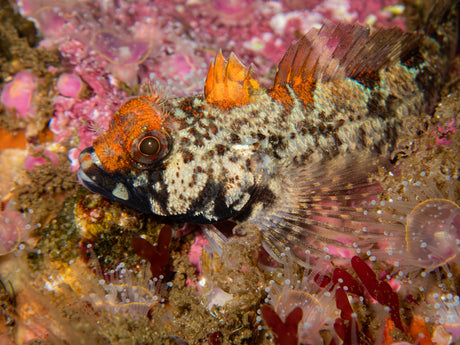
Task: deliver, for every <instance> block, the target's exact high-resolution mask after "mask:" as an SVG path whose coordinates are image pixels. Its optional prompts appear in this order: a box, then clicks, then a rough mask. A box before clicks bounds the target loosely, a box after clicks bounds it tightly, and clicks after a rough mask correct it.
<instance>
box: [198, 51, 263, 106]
mask: <svg viewBox="0 0 460 345" xmlns="http://www.w3.org/2000/svg"><path fill="white" fill-rule="evenodd" d="M258 88H259V83H257V81H256V80H255V79H254V78H253V77H252V75H251V68H247V67H245V66H244V65H243V64H242V63H241V62H240V60H238V58H237V57H236V56H235V54H233V53H231V54H230V57H229V58H228V61H226V60H225V59H224V57H223V55H222V52H221V51H219V53H217V55H216V58H215V59H214V61H213V62H211V65H210V66H209V71H208V76H207V77H206V83H205V86H204V95H205V97H206V101H208V102H209V103H212V104H214V105H217V106H218V107H220V108H222V109H230V108H233V107H237V106H242V105H244V104H248V103H250V102H251V96H252V94H253V93H254V91H255V90H257V89H258Z"/></svg>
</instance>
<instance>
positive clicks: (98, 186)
mask: <svg viewBox="0 0 460 345" xmlns="http://www.w3.org/2000/svg"><path fill="white" fill-rule="evenodd" d="M78 160H79V161H80V169H78V171H77V178H78V181H79V182H80V183H81V184H82V185H83V187H85V188H86V189H88V190H89V191H90V192H93V193H96V194H100V195H102V196H103V197H105V198H107V199H110V200H114V201H117V202H119V203H122V204H124V205H127V206H129V207H131V208H135V209H137V210H138V211H141V212H143V213H150V212H151V210H150V207H149V205H148V203H146V202H145V200H144V199H145V198H142V197H141V195H138V193H136V192H135V191H134V190H133V189H132V188H130V185H129V183H126V180H125V179H124V178H123V176H118V175H116V174H110V173H108V172H106V171H105V170H104V168H103V166H102V164H101V162H100V160H99V158H98V157H97V155H96V152H95V151H94V148H93V147H92V146H90V147H87V148H85V149H84V150H83V151H81V153H80V156H79V158H78ZM136 201H137V202H136Z"/></svg>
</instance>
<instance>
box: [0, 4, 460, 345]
mask: <svg viewBox="0 0 460 345" xmlns="http://www.w3.org/2000/svg"><path fill="white" fill-rule="evenodd" d="M429 3H431V2H430V1H427V2H418V1H411V0H408V1H403V2H401V3H399V2H397V1H393V0H385V1H367V2H363V1H358V0H315V1H296V0H279V1H262V0H252V1H251V0H245V1H221V0H175V1H165V0H158V1H157V0H155V1H153V0H136V1H135V0H127V1H116V0H109V1H106V0H96V1H76V0H66V1H64V0H18V1H8V0H0V93H1V94H0V100H1V102H0V162H1V163H2V165H3V169H2V171H1V172H0V201H1V203H0V344H2V345H3V344H5V345H7V344H72V345H73V344H132V343H135V344H181V345H182V344H214V345H216V344H283V345H286V344H312V345H316V344H318V345H340V344H345V345H361V344H363V345H364V344H376V345H377V344H378V345H399V344H400V345H402V344H414V345H415V344H419V345H432V344H433V345H434V344H438V345H450V344H456V343H458V342H460V328H459V327H460V297H459V296H460V288H459V286H460V269H459V260H460V255H459V248H460V207H459V200H460V183H459V178H460V177H459V176H460V159H459V157H460V154H459V152H460V132H459V130H458V128H459V121H460V119H459V117H458V114H459V110H460V91H459V90H460V88H459V87H460V84H459V78H458V71H459V68H460V60H459V57H458V55H455V54H453V56H454V57H453V58H452V61H451V64H452V66H451V68H450V70H449V73H448V74H449V76H448V78H447V80H445V81H444V82H443V83H442V85H441V90H438V91H439V92H440V98H439V101H438V102H437V103H436V104H435V106H434V109H427V110H426V112H423V113H421V114H420V118H418V121H417V122H418V123H412V122H410V121H409V120H407V122H405V123H403V124H402V127H403V128H404V130H405V135H404V136H403V137H401V138H399V139H398V142H397V143H395V147H397V148H398V150H397V152H394V155H393V156H392V157H391V158H392V159H393V160H394V161H395V162H396V163H392V164H394V165H393V168H392V169H384V167H383V166H382V167H381V169H380V168H379V169H375V171H373V172H372V176H371V177H372V182H373V186H375V189H374V190H372V193H371V194H372V195H370V196H368V195H367V194H365V192H367V190H365V191H364V192H361V191H360V193H361V194H360V195H363V200H364V202H362V203H361V202H358V201H356V200H354V199H352V198H350V199H349V200H348V203H347V204H346V205H345V206H344V207H342V206H341V207H340V208H339V207H337V205H336V204H335V203H334V202H333V201H329V202H324V200H322V201H321V202H322V204H320V203H316V204H315V203H314V200H313V201H312V205H313V206H312V207H316V206H318V205H320V207H319V209H317V210H316V211H318V212H319V211H324V210H328V212H329V213H328V215H331V214H332V215H334V212H336V213H340V212H348V211H349V210H351V209H352V208H353V207H358V206H359V207H363V209H362V212H363V215H365V216H366V217H369V216H371V217H373V218H372V219H377V220H378V221H377V222H369V224H364V223H360V226H361V228H360V230H361V231H362V233H363V234H365V235H363V236H361V237H360V239H359V240H358V239H356V240H355V237H354V236H345V235H344V232H340V233H339V235H337V238H335V240H337V243H338V244H337V246H336V247H334V246H332V245H330V246H328V245H323V244H324V243H328V239H322V238H320V236H318V238H315V239H314V240H312V243H313V244H312V246H313V247H314V248H315V251H310V250H306V251H304V252H302V253H299V252H298V248H297V247H292V248H290V247H283V248H282V250H280V251H279V253H275V254H277V255H274V252H273V248H271V247H268V246H266V244H265V242H264V238H263V234H261V231H260V229H258V228H257V227H256V226H255V225H253V224H252V223H250V222H245V223H241V224H239V225H237V226H236V227H234V223H232V222H229V221H227V222H220V223H217V224H206V225H196V224H189V223H186V224H184V223H181V222H179V223H172V222H168V224H167V225H165V224H164V223H163V221H164V219H162V218H158V217H153V216H149V215H145V214H142V213H140V212H138V211H135V210H133V209H131V208H128V207H126V206H123V205H122V204H119V203H116V202H112V201H110V200H108V199H105V198H104V197H102V196H100V195H98V194H93V193H90V192H88V191H86V190H85V189H84V188H83V187H82V186H81V185H80V184H79V183H78V180H77V176H76V175H77V174H76V170H77V169H78V168H79V167H80V164H85V163H86V164H87V163H88V162H85V161H81V162H79V160H78V157H79V154H80V152H82V151H83V150H84V149H85V148H86V147H88V146H91V145H92V144H93V141H94V140H95V139H97V138H99V137H101V135H102V134H103V133H104V132H106V131H107V129H108V128H109V123H110V120H111V118H112V116H113V114H115V113H116V112H117V111H118V109H119V108H120V107H121V106H122V105H123V104H124V103H125V102H127V101H128V100H130V99H133V97H135V96H136V97H137V96H139V95H148V96H149V97H150V98H151V99H154V101H155V102H153V103H154V106H155V107H158V108H156V109H159V110H161V109H163V108H162V104H163V103H161V102H163V101H164V99H163V98H165V97H166V96H168V97H176V96H177V97H186V96H191V95H193V94H197V93H202V92H203V91H204V89H205V80H207V79H206V77H207V74H208V68H209V64H210V63H211V61H213V58H214V57H215V56H217V53H218V52H219V51H222V54H223V56H225V57H226V58H228V61H230V60H231V59H233V58H230V56H231V55H230V53H231V52H234V53H235V54H237V55H238V57H239V58H240V60H241V61H242V62H243V63H244V65H246V66H249V65H250V64H252V67H251V68H250V69H249V70H250V71H251V73H253V74H254V75H255V77H254V78H255V79H253V78H252V75H251V76H250V77H249V74H248V77H247V79H245V80H246V81H247V83H246V86H245V87H246V88H248V87H247V84H248V83H251V82H252V83H253V84H252V87H253V89H251V90H252V91H253V90H256V91H257V90H258V87H259V86H260V87H262V86H264V87H265V86H267V87H268V86H269V85H271V83H272V80H273V79H274V78H275V74H276V72H277V66H278V64H279V62H280V60H281V58H282V57H283V54H284V53H285V51H286V50H287V49H288V48H289V45H290V44H291V42H293V41H295V40H297V39H299V38H301V37H302V36H303V35H304V34H305V33H307V32H308V31H309V30H310V29H311V28H319V27H320V26H321V24H323V23H336V24H338V23H342V24H353V23H355V22H357V21H359V22H361V23H367V24H368V25H370V26H374V27H377V26H383V27H390V26H397V27H399V28H402V29H404V30H406V29H407V30H410V31H414V30H416V29H418V28H419V27H420V26H421V25H422V24H423V23H426V22H427V16H428V13H429V12H430V11H429V8H430V5H429ZM448 3H449V0H440V1H438V2H437V4H439V6H445V5H446V4H448ZM452 3H454V1H452ZM331 25H332V24H331ZM427 26H429V25H427ZM444 29H445V28H444V27H443V28H442V29H441V28H440V29H439V32H441V31H442V30H444ZM372 30H374V29H372ZM434 35H435V34H434V33H433V36H434ZM414 49H415V48H414ZM429 49H433V50H434V49H435V48H433V47H431V48H429ZM419 53H420V52H419ZM452 53H454V52H452ZM419 58H420V56H418V55H417V54H414V58H413V59H407V61H405V63H406V64H407V66H409V65H411V64H416V63H418V60H417V59H419ZM218 61H219V60H218V58H216V60H214V63H215V64H217V63H218ZM231 61H233V62H234V60H231ZM233 62H232V63H233ZM228 68H229V69H231V68H230V67H228ZM337 68H339V67H337ZM216 69H217V68H216ZM211 71H212V70H211ZM245 71H246V70H245ZM216 73H217V72H216ZM293 73H294V72H293ZM367 77H369V79H364V78H363V79H361V80H362V81H363V83H366V82H373V79H372V78H373V76H366V78H367ZM216 78H218V77H216ZM286 78H288V77H286ZM255 80H257V82H256V83H257V85H256V84H254V81H255ZM231 82H235V83H236V84H237V83H238V79H237V78H236V77H235V80H231ZM388 82H389V83H391V82H392V80H390V79H388ZM422 82H426V80H424V81H420V83H422ZM216 83H217V84H218V82H216ZM259 84H260V85H259ZM206 85H208V86H209V84H208V83H207V82H206ZM229 88H231V87H229ZM245 90H246V89H245ZM252 91H251V92H252ZM278 91H279V90H278ZM219 92H220V91H219V90H217V91H215V92H214V95H215V97H216V98H217V99H218V98H219ZM274 93H275V91H273V94H274ZM236 95H237V96H238V95H240V94H239V93H238V92H236ZM247 96H248V97H249V98H251V97H253V94H251V93H249V94H248V95H247ZM278 96H279V94H278ZM282 96H283V97H287V96H286V95H284V94H283V95H281V96H279V97H280V99H281V98H282ZM155 97H156V98H155ZM305 97H308V96H305ZM282 99H283V100H284V99H285V98H282ZM240 101H241V100H240ZM241 102H243V103H244V100H243V101H241ZM193 106H195V105H190V107H193ZM385 106H386V107H387V108H386V110H387V109H389V108H391V104H386V105H385ZM378 107H382V108H381V109H383V105H382V104H379V105H378V106H376V108H378ZM379 109H380V108H379ZM382 111H383V110H382ZM318 116H324V114H323V115H321V114H319V115H318ZM356 116H357V115H356ZM318 130H322V129H321V128H320V126H318ZM260 135H264V136H267V137H268V139H267V140H269V139H270V137H269V134H267V133H265V134H262V133H260ZM258 139H260V138H258ZM273 140H274V139H272V141H273ZM237 144H238V143H237ZM238 145H239V147H240V148H241V149H244V147H243V146H244V145H243V143H241V142H240V143H239V144H238ZM279 145H282V143H279ZM216 151H217V148H216ZM184 156H186V155H184ZM358 162H359V163H364V162H362V161H358ZM247 164H249V163H247ZM351 169H352V170H353V171H356V170H357V169H356V168H353V167H352V168H351ZM317 173H318V174H319V173H320V172H319V171H318V172H317ZM240 182H241V181H240ZM316 182H318V181H316ZM349 182H350V183H352V182H354V181H349ZM320 183H325V184H327V183H328V181H326V180H321V181H320ZM235 184H237V182H235ZM310 186H311V188H317V187H318V186H317V185H316V184H314V183H312V184H311V185H310ZM291 187H292V186H290V188H291ZM294 187H295V186H294ZM339 187H340V188H342V187H343V188H347V187H346V185H338V187H337V188H339ZM292 188H293V187H292ZM376 190H377V191H378V193H376V192H375V191H376ZM354 191H355V190H354ZM117 192H119V193H121V194H118V195H122V196H123V193H122V192H123V191H120V190H117ZM350 193H352V192H350ZM288 201H289V202H291V201H290V200H288ZM363 205H365V206H366V207H364V206H363ZM322 216H324V214H319V213H318V214H314V215H313V218H312V219H314V220H317V221H318V222H320V221H321V220H322V218H321V217H322ZM292 217H293V219H295V215H292ZM315 217H316V218H315ZM366 217H364V219H371V218H366ZM332 218H334V216H332ZM339 223H340V224H343V226H344V227H346V226H348V224H349V223H348V219H346V218H344V217H342V218H340V217H335V218H334V223H329V224H330V225H331V226H335V225H336V224H339ZM363 224H364V225H363ZM331 233H332V232H328V234H327V235H328V236H330V234H331ZM323 240H324V241H323ZM283 243H284V242H283ZM319 244H321V245H319ZM299 258H301V259H299Z"/></svg>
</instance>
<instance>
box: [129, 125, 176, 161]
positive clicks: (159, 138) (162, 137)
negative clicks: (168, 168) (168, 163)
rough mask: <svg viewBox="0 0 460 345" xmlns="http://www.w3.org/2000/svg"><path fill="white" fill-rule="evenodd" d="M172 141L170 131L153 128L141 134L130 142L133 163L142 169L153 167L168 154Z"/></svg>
mask: <svg viewBox="0 0 460 345" xmlns="http://www.w3.org/2000/svg"><path fill="white" fill-rule="evenodd" d="M170 143H171V140H170V138H169V135H168V133H166V132H163V131H158V130H152V131H148V132H144V133H142V134H140V135H139V136H137V137H136V138H135V139H134V140H133V141H132V142H131V143H130V144H128V145H129V146H128V147H130V156H131V158H132V161H133V164H134V165H135V166H136V167H137V168H140V169H146V168H149V167H151V166H152V165H153V164H155V163H158V162H159V161H161V160H162V159H163V158H165V157H166V156H167V154H168V153H169V151H170Z"/></svg>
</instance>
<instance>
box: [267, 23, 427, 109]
mask: <svg viewBox="0 0 460 345" xmlns="http://www.w3.org/2000/svg"><path fill="white" fill-rule="evenodd" d="M418 37H419V36H418V35H415V34H411V33H405V32H403V31H402V30H401V29H399V28H377V29H370V28H368V27H365V26H362V25H360V24H354V25H351V24H338V25H337V24H333V23H326V24H324V25H323V26H322V27H321V29H312V30H310V31H309V32H308V33H307V34H306V35H305V36H304V37H302V38H301V39H300V40H299V41H298V42H296V43H293V44H291V46H290V47H289V49H288V50H287V52H286V54H285V55H284V57H283V59H282V60H281V62H280V64H279V66H278V73H277V74H276V77H275V82H274V85H273V88H272V89H271V94H272V95H274V96H275V98H280V97H282V94H283V93H280V90H277V88H282V87H283V86H284V85H286V84H288V85H290V86H291V87H292V88H293V89H294V91H295V92H296V94H297V95H298V96H299V98H301V99H302V100H303V101H304V102H305V103H310V104H311V103H312V98H311V97H312V92H313V90H314V89H315V83H316V81H318V80H321V81H329V80H334V79H340V78H344V77H350V78H354V79H356V80H358V81H360V82H362V83H364V84H366V83H367V82H369V81H371V80H373V79H375V78H377V77H378V72H379V71H380V70H381V69H383V68H386V67H388V66H390V65H392V64H394V63H396V62H397V61H398V60H399V59H400V57H401V56H405V55H407V54H408V53H409V52H410V51H411V50H413V49H414V47H415V46H416V45H417V44H418V41H419V38H418ZM284 94H285V93H284Z"/></svg>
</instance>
